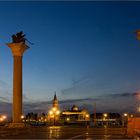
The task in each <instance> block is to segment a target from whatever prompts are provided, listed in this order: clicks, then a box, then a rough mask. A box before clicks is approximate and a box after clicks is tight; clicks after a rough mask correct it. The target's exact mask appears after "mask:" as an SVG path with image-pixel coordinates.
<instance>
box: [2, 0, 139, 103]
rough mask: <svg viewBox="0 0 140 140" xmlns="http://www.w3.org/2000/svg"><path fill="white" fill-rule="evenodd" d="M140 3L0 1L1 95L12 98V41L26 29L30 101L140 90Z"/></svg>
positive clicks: (26, 84)
mask: <svg viewBox="0 0 140 140" xmlns="http://www.w3.org/2000/svg"><path fill="white" fill-rule="evenodd" d="M139 28H140V2H139V1H136V2H130V1H129V2H121V1H118V2H113V1H112V2H105V1H104V2H95V1H90V2H74V1H73V2H72V1H71V2H55V1H54V2H48V1H46V2H45V1H44V2H37V1H36V2H28V1H24V2H0V84H1V85H0V96H1V97H3V98H9V99H10V100H11V95H12V74H13V58H12V54H11V52H10V49H9V48H8V47H7V46H6V43H9V42H11V35H12V34H14V33H17V32H19V31H21V30H23V31H24V33H25V34H26V37H27V39H28V40H29V41H31V42H33V43H34V45H30V44H29V45H30V49H29V50H27V52H25V54H24V57H23V81H24V82H23V87H24V89H23V90H24V99H25V100H28V101H49V100H50V99H52V98H53V95H54V92H55V91H56V92H57V96H58V98H59V100H66V99H83V98H96V97H99V96H100V97H104V96H105V95H110V94H115V95H116V94H121V93H133V92H139V90H140V41H138V40H137V39H136V36H135V30H137V29H139Z"/></svg>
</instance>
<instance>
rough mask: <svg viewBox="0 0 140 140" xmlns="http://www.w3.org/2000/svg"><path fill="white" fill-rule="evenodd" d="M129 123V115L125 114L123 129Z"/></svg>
mask: <svg viewBox="0 0 140 140" xmlns="http://www.w3.org/2000/svg"><path fill="white" fill-rule="evenodd" d="M127 121H128V113H124V114H123V127H126V125H127Z"/></svg>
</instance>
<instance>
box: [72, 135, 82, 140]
mask: <svg viewBox="0 0 140 140" xmlns="http://www.w3.org/2000/svg"><path fill="white" fill-rule="evenodd" d="M83 135H85V134H81V135H77V136H74V137H71V138H69V140H70V139H75V138H78V137H81V136H83Z"/></svg>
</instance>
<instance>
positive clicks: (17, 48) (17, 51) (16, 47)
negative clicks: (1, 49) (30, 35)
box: [6, 42, 29, 56]
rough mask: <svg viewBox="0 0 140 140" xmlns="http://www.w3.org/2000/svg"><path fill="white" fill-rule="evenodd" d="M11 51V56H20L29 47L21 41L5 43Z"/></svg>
mask: <svg viewBox="0 0 140 140" xmlns="http://www.w3.org/2000/svg"><path fill="white" fill-rule="evenodd" d="M6 45H7V46H8V47H9V48H10V49H11V51H12V54H13V56H22V55H23V53H24V52H25V50H27V49H28V48H29V47H28V46H27V45H26V44H24V43H23V42H20V43H7V44H6Z"/></svg>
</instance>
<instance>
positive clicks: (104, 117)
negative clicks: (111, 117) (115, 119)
mask: <svg viewBox="0 0 140 140" xmlns="http://www.w3.org/2000/svg"><path fill="white" fill-rule="evenodd" d="M107 117H108V114H107V113H104V114H103V120H104V121H107V120H106V118H107ZM106 126H108V123H107V122H106Z"/></svg>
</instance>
